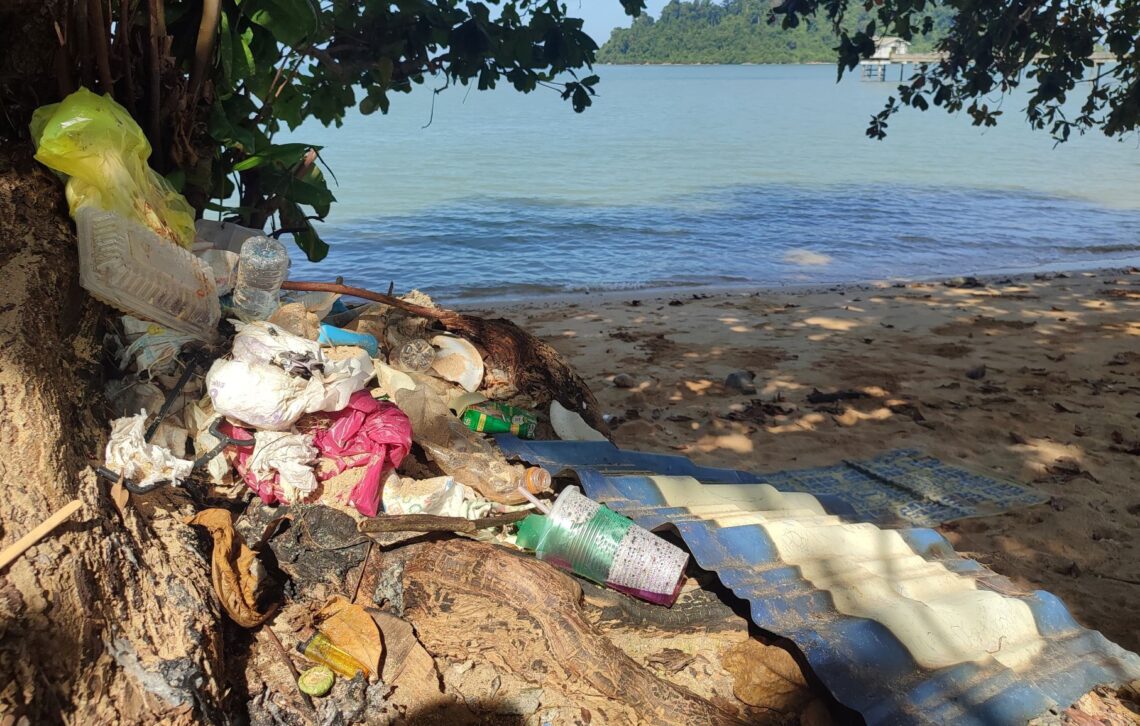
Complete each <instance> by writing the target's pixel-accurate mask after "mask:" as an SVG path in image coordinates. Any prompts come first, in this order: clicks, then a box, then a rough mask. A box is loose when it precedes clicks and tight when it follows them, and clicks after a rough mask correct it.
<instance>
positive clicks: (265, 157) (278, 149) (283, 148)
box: [234, 144, 321, 171]
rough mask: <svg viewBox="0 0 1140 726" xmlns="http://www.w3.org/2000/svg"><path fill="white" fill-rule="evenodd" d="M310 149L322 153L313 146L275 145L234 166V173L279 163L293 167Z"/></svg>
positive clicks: (318, 148) (318, 147)
mask: <svg viewBox="0 0 1140 726" xmlns="http://www.w3.org/2000/svg"><path fill="white" fill-rule="evenodd" d="M309 149H316V150H318V151H320V149H321V147H320V146H313V145H311V144H274V145H273V146H270V147H269V148H268V149H266V150H265V151H259V152H258V153H256V154H254V155H253V156H250V157H248V158H246V159H242V160H241V161H239V162H238V163H236V164H234V171H246V170H248V169H256V168H257V167H259V166H263V165H265V164H270V163H273V162H277V163H280V164H284V165H285V166H290V167H291V166H293V165H295V164H297V163H298V162H299V161H301V159H302V158H303V157H304V156H305V152H307V151H308V150H309Z"/></svg>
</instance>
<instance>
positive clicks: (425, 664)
mask: <svg viewBox="0 0 1140 726" xmlns="http://www.w3.org/2000/svg"><path fill="white" fill-rule="evenodd" d="M369 614H370V615H371V616H372V620H373V622H375V623H376V625H377V627H379V628H380V631H381V633H382V634H383V638H384V645H385V646H386V649H385V657H384V670H383V671H382V672H381V674H380V677H381V679H382V680H383V681H384V682H385V683H387V684H388V685H389V686H395V687H396V690H395V694H394V696H393V702H394V703H395V704H397V705H399V706H403V707H405V708H407V709H408V710H409V711H417V710H423V711H426V710H431V709H433V708H439V707H440V706H441V705H445V704H447V703H449V697H447V696H445V695H444V693H443V691H442V690H441V689H440V685H439V684H440V678H439V671H437V670H436V667H435V660H434V659H433V658H432V657H431V654H430V653H428V652H427V650H426V649H425V648H424V646H423V645H422V644H421V643H420V641H419V639H417V638H416V633H415V631H414V630H413V629H412V625H411V623H409V622H408V621H407V620H404V619H403V618H398V617H396V616H395V615H392V614H390V613H386V612H383V611H381V610H370V611H369Z"/></svg>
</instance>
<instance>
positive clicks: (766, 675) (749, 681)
mask: <svg viewBox="0 0 1140 726" xmlns="http://www.w3.org/2000/svg"><path fill="white" fill-rule="evenodd" d="M720 662H721V665H722V666H723V667H724V669H725V670H726V671H728V672H729V673H731V674H732V678H733V683H732V693H733V695H734V696H736V697H737V698H739V699H740V700H741V701H743V702H745V703H747V704H748V705H750V706H760V707H764V708H771V709H775V710H777V711H783V712H792V711H796V710H798V709H799V708H800V707H801V706H803V705H805V704H806V703H807V702H808V701H809V700H811V698H812V693H811V691H810V690H809V689H808V685H807V680H806V679H805V678H804V675H803V671H801V670H800V666H799V664H798V663H796V660H795V659H794V658H793V657H792V656H791V654H789V653H788V651H786V650H784V649H783V648H780V647H778V646H775V645H765V644H764V643H761V642H760V641H758V640H754V639H751V638H749V639H748V640H746V641H744V642H742V643H740V644H738V645H734V646H733V647H731V648H729V649H727V650H725V651H724V652H723V653H721V655H720Z"/></svg>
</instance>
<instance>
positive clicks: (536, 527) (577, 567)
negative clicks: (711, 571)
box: [517, 487, 689, 606]
mask: <svg viewBox="0 0 1140 726" xmlns="http://www.w3.org/2000/svg"><path fill="white" fill-rule="evenodd" d="M517 543H518V545H519V546H520V547H522V548H523V549H527V550H532V551H533V552H534V553H535V556H537V557H538V559H540V560H544V561H546V562H550V563H551V564H553V565H557V566H558V567H561V568H562V569H564V570H570V571H571V572H573V573H574V574H576V575H581V576H582V577H584V578H586V579H587V580H592V581H593V582H596V583H598V584H599V585H605V586H607V587H610V588H612V589H614V590H618V591H620V592H624V593H626V594H628V595H632V596H634V597H636V598H640V599H642V600H646V601H648V602H652V603H656V604H658V605H665V606H669V605H672V604H673V603H674V602H675V601H676V600H677V595H678V594H679V593H680V591H681V579H682V576H683V575H684V572H685V564H686V563H687V562H688V560H689V555H688V553H687V552H685V551H684V550H682V549H681V548H679V547H676V546H674V545H672V544H670V543H669V542H666V541H665V540H663V539H661V538H660V537H658V536H657V535H655V534H653V533H652V532H650V531H649V530H647V529H644V528H643V527H639V526H638V525H636V524H634V522H633V521H632V520H631V519H629V518H627V517H623V516H622V515H620V514H618V513H617V512H615V511H613V510H611V509H609V508H608V507H604V506H602V505H601V504H599V503H597V502H595V501H594V500H592V499H590V498H588V497H586V496H584V495H583V494H582V493H581V492H580V491H579V490H578V488H577V487H567V488H566V489H563V490H562V493H561V494H559V495H558V498H557V499H556V500H555V501H554V506H553V507H552V508H551V510H550V513H549V514H547V515H541V514H532V515H530V516H529V517H527V518H526V519H524V520H523V521H521V522H519V529H518V537H517Z"/></svg>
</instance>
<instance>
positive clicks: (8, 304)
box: [0, 45, 226, 723]
mask: <svg viewBox="0 0 1140 726" xmlns="http://www.w3.org/2000/svg"><path fill="white" fill-rule="evenodd" d="M50 49H51V46H50V45H49V46H47V47H46V50H47V51H49V52H50ZM18 154H22V158H20V159H18V160H16V159H13V156H14V155H18ZM29 157H30V149H29V148H27V147H24V146H22V145H9V146H8V147H7V148H6V149H5V150H3V151H0V279H3V280H4V286H3V297H2V298H0V481H2V482H3V485H4V495H3V497H0V527H2V529H0V547H2V546H4V545H7V544H10V543H12V542H14V541H16V540H17V539H19V538H20V537H21V536H22V535H23V534H25V533H27V532H28V531H30V530H31V529H32V528H33V527H35V526H36V525H37V524H38V523H39V522H41V521H42V520H43V519H44V518H46V517H47V516H48V515H49V514H50V513H51V512H53V511H55V510H56V509H58V508H59V507H60V506H62V505H64V504H65V503H67V502H68V501H69V500H71V499H74V498H78V499H80V500H81V501H82V502H83V505H84V506H83V509H82V510H81V511H80V512H79V513H78V514H76V515H75V516H74V517H72V518H71V519H70V520H69V521H68V522H66V523H64V524H62V525H61V526H60V527H58V528H57V529H56V530H55V531H54V532H53V533H52V534H50V535H49V536H47V537H46V538H45V539H43V540H42V541H40V542H39V543H38V544H37V545H35V546H34V547H32V548H30V549H29V550H28V551H27V552H25V553H24V554H23V555H22V556H21V557H20V558H18V559H17V560H16V561H14V562H13V563H12V564H11V565H10V566H8V567H7V568H6V569H5V570H3V571H0V684H6V685H5V686H4V687H3V688H2V689H0V713H3V714H4V716H5V719H7V717H8V716H14V717H16V718H19V717H21V716H26V717H27V718H28V719H29V720H30V721H31V722H32V723H45V722H57V721H60V720H66V721H68V722H71V723H124V722H127V723H137V722H155V721H159V720H167V721H173V722H186V723H189V722H193V721H197V720H201V719H210V720H213V719H216V718H217V716H218V715H219V714H220V713H221V712H222V710H223V707H224V704H223V698H222V693H223V692H224V690H225V680H226V678H225V671H224V669H223V660H222V655H223V653H222V629H221V624H220V616H219V612H218V609H217V604H216V600H215V598H214V596H213V593H212V591H211V587H210V575H209V572H210V569H209V563H208V561H207V560H206V558H205V556H204V555H203V552H204V545H205V543H204V542H203V541H201V539H200V537H199V535H198V534H197V533H195V532H194V531H193V530H191V529H190V528H188V527H186V526H185V525H183V524H181V521H180V515H181V514H183V513H186V512H188V511H189V503H188V501H187V500H186V497H185V495H184V494H182V493H181V491H180V490H170V491H167V492H159V493H156V494H152V495H148V496H147V497H146V498H137V497H136V498H134V499H133V500H132V502H131V505H130V506H128V507H127V512H126V514H125V516H124V517H120V515H119V514H118V513H117V512H116V510H115V509H114V507H113V506H112V504H111V501H110V498H109V496H108V485H107V484H106V483H103V482H100V481H98V480H97V479H96V478H95V477H94V475H93V474H92V473H91V469H90V468H89V467H88V462H89V461H90V460H92V459H101V458H102V445H103V436H104V434H103V431H104V429H105V419H106V415H105V414H106V406H105V404H104V403H103V402H102V399H101V395H100V391H99V386H98V382H99V379H100V377H101V376H100V373H101V361H100V358H101V343H100V341H101V332H102V321H103V319H104V318H105V317H106V315H107V310H106V308H104V307H103V306H102V305H100V304H98V303H97V302H95V301H94V300H92V299H91V298H90V297H89V296H87V294H86V293H85V292H84V291H83V290H82V289H81V288H80V287H79V284H78V274H77V256H76V242H75V235H74V232H73V231H72V228H71V225H70V223H69V222H68V220H67V216H66V210H65V208H64V206H63V193H62V191H63V190H62V189H61V188H60V184H59V182H58V180H57V179H56V178H55V177H53V176H52V175H51V174H49V173H47V172H46V171H44V170H43V169H42V168H40V167H39V166H38V165H37V164H35V162H33V161H31V159H30V158H29Z"/></svg>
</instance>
